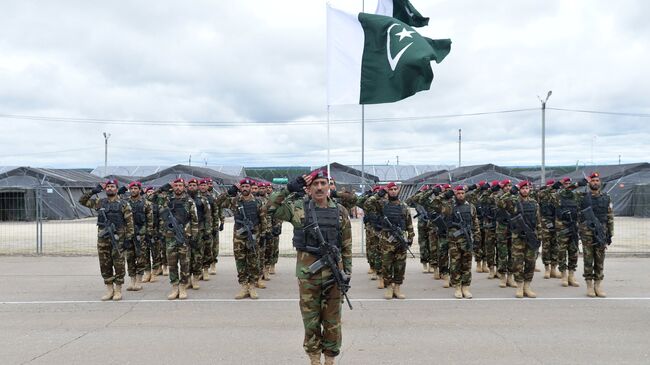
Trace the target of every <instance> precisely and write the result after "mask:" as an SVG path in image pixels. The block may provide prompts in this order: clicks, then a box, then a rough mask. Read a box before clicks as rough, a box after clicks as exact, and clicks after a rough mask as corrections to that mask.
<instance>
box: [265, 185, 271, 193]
mask: <svg viewBox="0 0 650 365" xmlns="http://www.w3.org/2000/svg"><path fill="white" fill-rule="evenodd" d="M266 192H267V194H271V193H272V192H273V187H272V186H271V185H269V186H267V187H266Z"/></svg>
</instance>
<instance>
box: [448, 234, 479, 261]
mask: <svg viewBox="0 0 650 365" xmlns="http://www.w3.org/2000/svg"><path fill="white" fill-rule="evenodd" d="M477 238H478V239H474V260H476V262H479V261H483V260H484V259H485V230H484V229H482V228H481V237H477ZM450 247H451V245H450Z"/></svg>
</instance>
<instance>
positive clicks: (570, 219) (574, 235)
mask: <svg viewBox="0 0 650 365" xmlns="http://www.w3.org/2000/svg"><path fill="white" fill-rule="evenodd" d="M576 218H577V217H575V216H574V214H571V211H565V212H564V213H562V215H561V216H560V220H562V222H563V223H564V225H566V226H567V227H566V228H565V229H563V230H561V231H559V232H558V233H559V234H562V235H566V234H570V235H571V239H572V241H573V243H574V244H575V245H576V246H577V245H578V239H579V236H578V222H577V219H576Z"/></svg>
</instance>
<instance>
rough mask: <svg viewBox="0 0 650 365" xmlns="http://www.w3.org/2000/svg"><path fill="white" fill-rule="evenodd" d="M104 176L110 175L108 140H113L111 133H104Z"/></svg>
mask: <svg viewBox="0 0 650 365" xmlns="http://www.w3.org/2000/svg"><path fill="white" fill-rule="evenodd" d="M103 134H104V176H107V175H108V172H107V171H108V139H109V138H111V134H110V133H106V132H104V133H103Z"/></svg>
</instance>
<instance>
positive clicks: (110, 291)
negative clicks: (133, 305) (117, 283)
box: [102, 284, 113, 300]
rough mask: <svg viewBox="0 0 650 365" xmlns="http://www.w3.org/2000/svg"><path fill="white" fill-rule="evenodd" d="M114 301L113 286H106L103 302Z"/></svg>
mask: <svg viewBox="0 0 650 365" xmlns="http://www.w3.org/2000/svg"><path fill="white" fill-rule="evenodd" d="M111 299H113V284H106V293H104V295H103V296H102V300H111Z"/></svg>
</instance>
